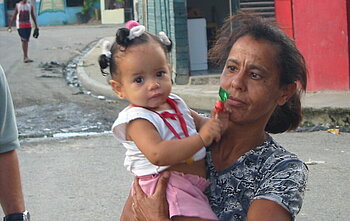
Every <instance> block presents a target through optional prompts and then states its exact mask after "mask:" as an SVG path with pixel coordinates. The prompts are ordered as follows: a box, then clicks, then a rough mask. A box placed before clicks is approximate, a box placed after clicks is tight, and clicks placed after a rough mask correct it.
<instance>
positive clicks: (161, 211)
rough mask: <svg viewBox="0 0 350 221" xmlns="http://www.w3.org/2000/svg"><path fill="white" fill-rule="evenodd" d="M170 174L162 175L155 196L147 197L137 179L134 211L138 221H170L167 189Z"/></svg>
mask: <svg viewBox="0 0 350 221" xmlns="http://www.w3.org/2000/svg"><path fill="white" fill-rule="evenodd" d="M169 175H170V174H169V172H164V173H162V175H161V177H160V178H159V180H158V183H157V187H156V190H155V192H154V194H153V195H151V196H147V195H146V194H145V193H144V192H143V190H142V189H141V187H140V185H139V180H138V178H135V180H134V185H133V192H134V193H133V197H132V202H133V203H132V209H133V212H134V215H135V218H136V220H138V221H152V220H155V221H169V220H170V219H169V206H168V202H167V201H166V193H165V191H166V188H167V185H168V180H169Z"/></svg>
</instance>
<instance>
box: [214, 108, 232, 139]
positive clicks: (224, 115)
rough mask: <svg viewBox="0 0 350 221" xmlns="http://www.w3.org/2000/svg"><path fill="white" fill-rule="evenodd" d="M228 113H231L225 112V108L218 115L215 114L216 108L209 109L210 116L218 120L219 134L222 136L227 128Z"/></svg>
mask: <svg viewBox="0 0 350 221" xmlns="http://www.w3.org/2000/svg"><path fill="white" fill-rule="evenodd" d="M230 113H231V111H229V110H227V109H226V108H224V109H223V110H222V111H220V112H219V113H217V108H215V107H214V108H212V109H211V116H213V117H214V118H215V119H219V120H220V122H221V134H223V133H224V132H225V131H226V129H227V128H228V124H229V120H230V119H229V116H230Z"/></svg>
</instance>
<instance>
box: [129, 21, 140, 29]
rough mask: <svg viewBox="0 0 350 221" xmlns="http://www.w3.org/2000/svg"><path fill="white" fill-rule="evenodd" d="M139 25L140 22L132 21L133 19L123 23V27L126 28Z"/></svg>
mask: <svg viewBox="0 0 350 221" xmlns="http://www.w3.org/2000/svg"><path fill="white" fill-rule="evenodd" d="M139 25H140V23H138V22H137V21H134V20H130V21H128V22H127V23H126V24H125V27H126V28H127V29H129V30H130V29H132V28H133V27H136V26H139Z"/></svg>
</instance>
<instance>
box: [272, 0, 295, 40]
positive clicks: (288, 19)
mask: <svg viewBox="0 0 350 221" xmlns="http://www.w3.org/2000/svg"><path fill="white" fill-rule="evenodd" d="M275 15H276V20H277V21H278V24H279V25H280V28H281V29H282V30H283V31H284V32H285V33H286V34H287V35H288V36H289V37H290V38H292V39H293V38H294V34H293V10H292V0H275Z"/></svg>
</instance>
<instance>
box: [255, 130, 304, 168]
mask: <svg viewBox="0 0 350 221" xmlns="http://www.w3.org/2000/svg"><path fill="white" fill-rule="evenodd" d="M251 154H252V155H255V156H257V158H258V159H259V160H258V162H260V164H261V165H259V166H260V169H261V170H262V171H264V173H265V174H266V173H278V172H280V171H285V170H289V169H290V168H294V169H295V170H299V171H304V172H307V166H306V165H305V163H304V162H303V161H302V160H301V159H299V157H298V156H297V155H296V154H294V153H292V152H289V151H288V150H287V149H285V148H284V147H282V146H281V145H280V144H278V143H277V142H276V141H275V140H274V139H273V138H272V137H271V136H270V135H269V138H268V139H267V140H266V141H265V143H264V144H263V145H262V146H259V147H257V148H256V149H254V150H253V151H251Z"/></svg>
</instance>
